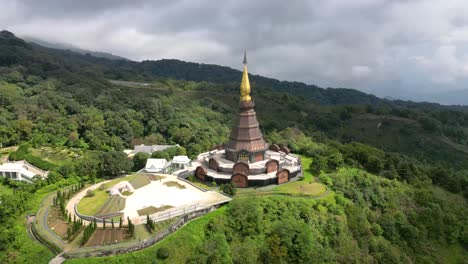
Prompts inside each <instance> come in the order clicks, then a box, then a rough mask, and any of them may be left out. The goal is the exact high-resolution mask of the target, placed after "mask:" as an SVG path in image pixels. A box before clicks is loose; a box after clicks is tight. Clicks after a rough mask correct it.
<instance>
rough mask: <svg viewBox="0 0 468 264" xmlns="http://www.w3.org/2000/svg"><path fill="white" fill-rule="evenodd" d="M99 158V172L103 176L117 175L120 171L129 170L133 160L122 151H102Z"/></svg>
mask: <svg viewBox="0 0 468 264" xmlns="http://www.w3.org/2000/svg"><path fill="white" fill-rule="evenodd" d="M101 159H102V163H101V173H102V174H103V175H105V176H117V175H119V174H120V173H123V172H126V171H130V169H131V168H132V166H133V162H132V161H131V160H129V159H128V158H127V155H125V153H123V152H118V151H109V152H104V153H102V155H101Z"/></svg>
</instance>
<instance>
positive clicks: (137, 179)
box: [129, 174, 151, 189]
mask: <svg viewBox="0 0 468 264" xmlns="http://www.w3.org/2000/svg"><path fill="white" fill-rule="evenodd" d="M129 182H130V184H131V185H132V186H133V188H135V189H139V188H141V187H143V186H145V185H148V184H150V183H151V180H150V178H149V177H148V176H147V175H143V174H136V175H134V177H133V179H131V180H130V181H129Z"/></svg>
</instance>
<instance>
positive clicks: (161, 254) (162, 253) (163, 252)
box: [156, 247, 171, 259]
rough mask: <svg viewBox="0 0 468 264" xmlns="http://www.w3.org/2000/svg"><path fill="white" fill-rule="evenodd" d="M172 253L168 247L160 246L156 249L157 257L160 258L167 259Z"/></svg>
mask: <svg viewBox="0 0 468 264" xmlns="http://www.w3.org/2000/svg"><path fill="white" fill-rule="evenodd" d="M170 254H171V253H170V252H169V249H167V248H166V247H160V248H158V250H157V251H156V257H158V259H167V258H168V257H169V255H170Z"/></svg>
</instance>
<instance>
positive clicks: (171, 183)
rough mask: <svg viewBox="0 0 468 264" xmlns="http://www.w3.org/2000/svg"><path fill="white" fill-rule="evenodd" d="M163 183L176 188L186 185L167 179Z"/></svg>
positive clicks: (183, 187)
mask: <svg viewBox="0 0 468 264" xmlns="http://www.w3.org/2000/svg"><path fill="white" fill-rule="evenodd" d="M164 185H166V186H167V187H176V188H177V189H185V188H186V187H185V186H184V185H182V184H180V183H178V182H175V181H168V182H165V183H164Z"/></svg>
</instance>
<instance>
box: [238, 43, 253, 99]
mask: <svg viewBox="0 0 468 264" xmlns="http://www.w3.org/2000/svg"><path fill="white" fill-rule="evenodd" d="M240 93H241V98H240V100H241V102H250V101H251V100H252V98H251V97H250V82H249V73H248V72H247V52H245V51H244V72H243V73H242V81H241V85H240Z"/></svg>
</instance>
